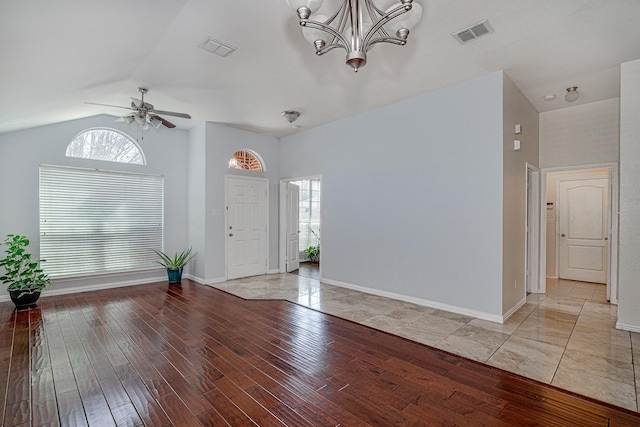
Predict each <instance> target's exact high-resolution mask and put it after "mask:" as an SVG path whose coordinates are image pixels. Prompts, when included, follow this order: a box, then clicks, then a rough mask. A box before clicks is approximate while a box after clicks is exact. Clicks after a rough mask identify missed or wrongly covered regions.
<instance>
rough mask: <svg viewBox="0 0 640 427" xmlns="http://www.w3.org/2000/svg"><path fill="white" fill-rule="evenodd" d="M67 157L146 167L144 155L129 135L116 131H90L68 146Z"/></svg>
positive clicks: (104, 129) (79, 135) (99, 129)
mask: <svg viewBox="0 0 640 427" xmlns="http://www.w3.org/2000/svg"><path fill="white" fill-rule="evenodd" d="M66 155H67V157H77V158H80V159H93V160H105V161H108V162H118V163H129V164H132V165H145V164H146V163H147V162H146V161H145V158H144V154H143V153H142V150H141V149H140V147H139V146H138V144H137V143H136V142H135V141H134V140H133V139H132V138H131V137H129V136H128V135H125V134H124V133H122V132H119V131H117V130H114V129H106V128H96V129H88V130H85V131H84V132H81V133H79V134H78V135H76V136H75V137H74V138H73V139H72V140H71V142H70V143H69V145H67V153H66Z"/></svg>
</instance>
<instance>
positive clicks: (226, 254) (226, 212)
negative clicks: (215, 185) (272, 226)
mask: <svg viewBox="0 0 640 427" xmlns="http://www.w3.org/2000/svg"><path fill="white" fill-rule="evenodd" d="M229 179H242V180H245V181H260V182H264V183H265V190H266V192H267V194H266V203H267V206H266V209H265V211H266V216H267V217H266V219H265V221H266V230H265V233H266V234H265V245H266V250H265V257H266V258H267V259H266V261H267V264H266V268H265V274H269V246H270V245H269V206H270V204H271V203H270V200H269V179H268V178H259V177H253V176H243V175H230V174H225V176H224V206H225V209H224V279H225V281H226V280H229V239H227V237H228V236H227V233H228V232H229Z"/></svg>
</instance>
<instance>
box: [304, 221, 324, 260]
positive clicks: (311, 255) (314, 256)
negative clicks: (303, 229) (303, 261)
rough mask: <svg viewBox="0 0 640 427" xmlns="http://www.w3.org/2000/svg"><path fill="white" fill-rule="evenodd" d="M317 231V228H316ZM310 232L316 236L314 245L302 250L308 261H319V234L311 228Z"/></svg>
mask: <svg viewBox="0 0 640 427" xmlns="http://www.w3.org/2000/svg"><path fill="white" fill-rule="evenodd" d="M318 231H319V230H318ZM311 234H313V236H314V237H315V238H316V243H317V244H316V245H311V246H309V247H308V248H307V249H305V250H304V252H305V254H306V255H307V259H308V260H309V261H310V262H319V261H320V236H318V234H317V233H316V232H315V231H313V229H311Z"/></svg>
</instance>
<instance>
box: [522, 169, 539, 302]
mask: <svg viewBox="0 0 640 427" xmlns="http://www.w3.org/2000/svg"><path fill="white" fill-rule="evenodd" d="M526 168H527V170H526V178H525V180H526V190H525V194H526V195H525V233H527V234H526V236H527V238H526V239H525V240H526V243H525V266H524V271H525V292H530V293H540V279H539V274H540V258H541V257H540V235H541V233H540V229H541V227H540V200H541V199H540V168H538V167H537V166H535V165H532V164H530V163H529V162H527V164H526ZM529 174H531V186H529ZM529 188H531V194H529ZM530 203H531V204H532V205H533V206H532V207H533V215H532V216H531V217H530V216H529V204H530ZM527 227H528V228H529V230H526V228H527ZM529 239H531V240H529ZM530 248H533V251H530ZM527 266H528V267H529V268H528V269H527ZM527 270H529V271H528V273H529V276H530V280H527ZM527 287H529V288H530V289H527Z"/></svg>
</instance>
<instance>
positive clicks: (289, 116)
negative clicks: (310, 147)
mask: <svg viewBox="0 0 640 427" xmlns="http://www.w3.org/2000/svg"><path fill="white" fill-rule="evenodd" d="M281 114H282V117H284V119H285V120H286V121H288V122H289V123H293V122H295V121H296V120H298V117H300V113H298V112H297V111H283V112H282V113H281Z"/></svg>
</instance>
